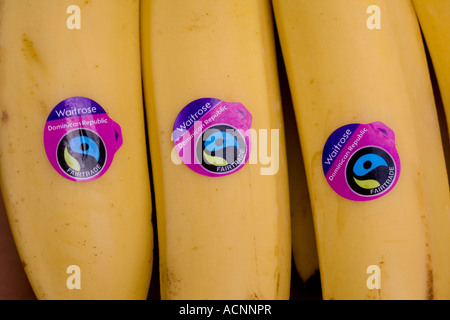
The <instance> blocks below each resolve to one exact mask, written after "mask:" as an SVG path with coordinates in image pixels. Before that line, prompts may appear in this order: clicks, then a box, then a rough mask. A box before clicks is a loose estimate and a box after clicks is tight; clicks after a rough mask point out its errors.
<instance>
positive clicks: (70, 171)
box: [44, 97, 123, 182]
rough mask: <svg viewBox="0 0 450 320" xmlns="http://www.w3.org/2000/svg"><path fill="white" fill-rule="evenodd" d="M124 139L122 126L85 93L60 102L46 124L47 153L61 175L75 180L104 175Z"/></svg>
mask: <svg viewBox="0 0 450 320" xmlns="http://www.w3.org/2000/svg"><path fill="white" fill-rule="evenodd" d="M122 143H123V139H122V132H121V129H120V126H119V125H118V124H117V123H116V122H114V121H113V120H111V119H110V118H109V116H108V115H107V114H106V112H105V110H104V109H103V108H102V107H101V106H100V105H99V104H98V103H97V102H95V101H93V100H91V99H89V98H85V97H72V98H69V99H66V100H64V101H62V102H60V103H59V104H58V105H57V106H56V107H55V108H54V109H53V110H52V112H51V113H50V115H49V117H48V119H47V122H46V125H45V130H44V145H45V151H46V153H47V157H48V159H49V161H50V163H51V164H52V166H53V168H54V169H55V170H56V171H57V172H58V173H59V174H60V175H62V176H63V177H65V178H67V179H69V180H72V181H78V182H86V181H92V180H94V179H97V178H99V177H100V176H102V175H103V174H104V173H105V172H106V171H107V170H108V168H109V167H110V166H111V163H112V160H113V157H114V154H115V153H116V151H117V150H118V149H119V148H120V147H121V145H122Z"/></svg>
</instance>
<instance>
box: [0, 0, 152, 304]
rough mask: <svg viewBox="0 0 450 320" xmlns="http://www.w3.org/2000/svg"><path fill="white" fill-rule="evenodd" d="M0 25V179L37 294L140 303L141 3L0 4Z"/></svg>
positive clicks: (147, 274)
mask: <svg viewBox="0 0 450 320" xmlns="http://www.w3.org/2000/svg"><path fill="white" fill-rule="evenodd" d="M0 21H1V23H0V137H1V139H0V184H1V190H2V193H3V196H4V200H5V205H6V209H7V213H8V217H9V222H10V225H11V229H12V232H13V235H14V239H15V243H16V245H17V248H18V251H19V254H20V257H21V260H22V264H23V266H24V268H25V271H26V274H27V276H28V278H29V280H30V283H31V285H32V288H33V290H34V292H35V294H36V296H37V298H39V299H146V298H147V293H148V288H149V283H150V278H151V270H152V261H153V260H152V248H153V242H152V241H153V237H152V232H153V231H152V225H151V196H150V181H149V174H148V163H147V154H146V139H145V128H144V120H145V119H144V112H143V103H142V95H141V78H140V51H139V2H138V1H132V0H115V1H110V0H96V1H78V0H73V1H72V0H70V1H68V0H52V1H47V0H4V1H0ZM113 119H114V120H113ZM77 137H78V139H77ZM80 137H82V138H80ZM122 137H123V139H122ZM64 151H67V152H64ZM69 157H70V158H69Z"/></svg>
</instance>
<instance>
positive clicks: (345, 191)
mask: <svg viewBox="0 0 450 320" xmlns="http://www.w3.org/2000/svg"><path fill="white" fill-rule="evenodd" d="M322 166H323V171H324V174H325V178H326V179H327V182H328V184H329V185H330V186H331V188H332V189H333V190H334V191H335V192H336V193H338V194H339V195H340V196H342V197H344V198H346V199H349V200H355V201H367V200H372V199H376V198H379V197H381V196H383V195H385V194H386V193H388V192H390V191H391V190H392V188H393V187H394V186H395V184H396V183H397V180H398V178H399V175H400V157H399V155H398V152H397V150H396V148H395V135H394V132H393V131H392V130H391V129H390V128H389V127H387V126H386V125H384V124H383V123H381V122H373V123H369V124H349V125H346V126H343V127H340V128H339V129H337V130H336V131H334V132H333V133H332V134H331V135H330V137H329V138H328V140H327V142H326V143H325V147H324V149H323V155H322Z"/></svg>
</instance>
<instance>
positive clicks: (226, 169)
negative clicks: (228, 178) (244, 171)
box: [172, 98, 252, 177]
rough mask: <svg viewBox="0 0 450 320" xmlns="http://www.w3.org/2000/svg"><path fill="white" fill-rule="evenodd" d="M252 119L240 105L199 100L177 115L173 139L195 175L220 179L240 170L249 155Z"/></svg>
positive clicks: (210, 99)
mask: <svg viewBox="0 0 450 320" xmlns="http://www.w3.org/2000/svg"><path fill="white" fill-rule="evenodd" d="M251 122H252V116H251V114H250V112H249V111H248V110H247V109H246V108H245V107H244V106H243V105H242V104H241V103H237V102H225V101H222V100H219V99H214V98H202V99H197V100H195V101H192V102H191V103H189V104H188V105H187V106H186V107H184V108H183V109H182V110H181V112H180V113H179V114H178V116H177V118H176V120H175V124H174V126H173V133H172V139H173V141H174V144H175V149H176V151H177V153H178V155H179V156H180V158H181V160H182V161H183V163H184V164H185V165H186V166H188V167H189V168H190V169H191V170H193V171H194V172H197V173H199V174H202V175H205V176H208V177H219V176H225V175H229V174H232V173H234V172H236V171H238V170H240V169H241V168H242V167H243V166H244V165H245V163H246V162H247V161H248V158H249V154H250V145H251V136H250V134H249V133H248V132H249V130H250V128H251Z"/></svg>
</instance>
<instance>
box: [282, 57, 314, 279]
mask: <svg viewBox="0 0 450 320" xmlns="http://www.w3.org/2000/svg"><path fill="white" fill-rule="evenodd" d="M277 53H278V60H279V79H280V89H281V98H282V105H283V119H284V123H285V137H286V157H287V162H288V174H289V193H290V194H293V195H295V196H293V197H290V198H289V199H290V208H291V233H292V254H293V259H294V263H295V269H296V271H297V273H298V275H299V276H300V278H301V279H302V281H303V283H304V284H308V282H310V281H313V276H314V275H316V274H318V271H319V260H318V257H317V245H316V239H315V232H314V223H313V217H312V212H311V202H310V199H309V192H308V186H307V184H306V174H305V166H304V163H303V156H302V151H301V146H300V141H299V137H298V130H297V122H296V119H295V113H294V109H293V106H292V99H291V96H290V92H289V83H288V82H287V76H286V70H285V67H284V65H283V61H282V60H283V59H282V55H281V52H277Z"/></svg>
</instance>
